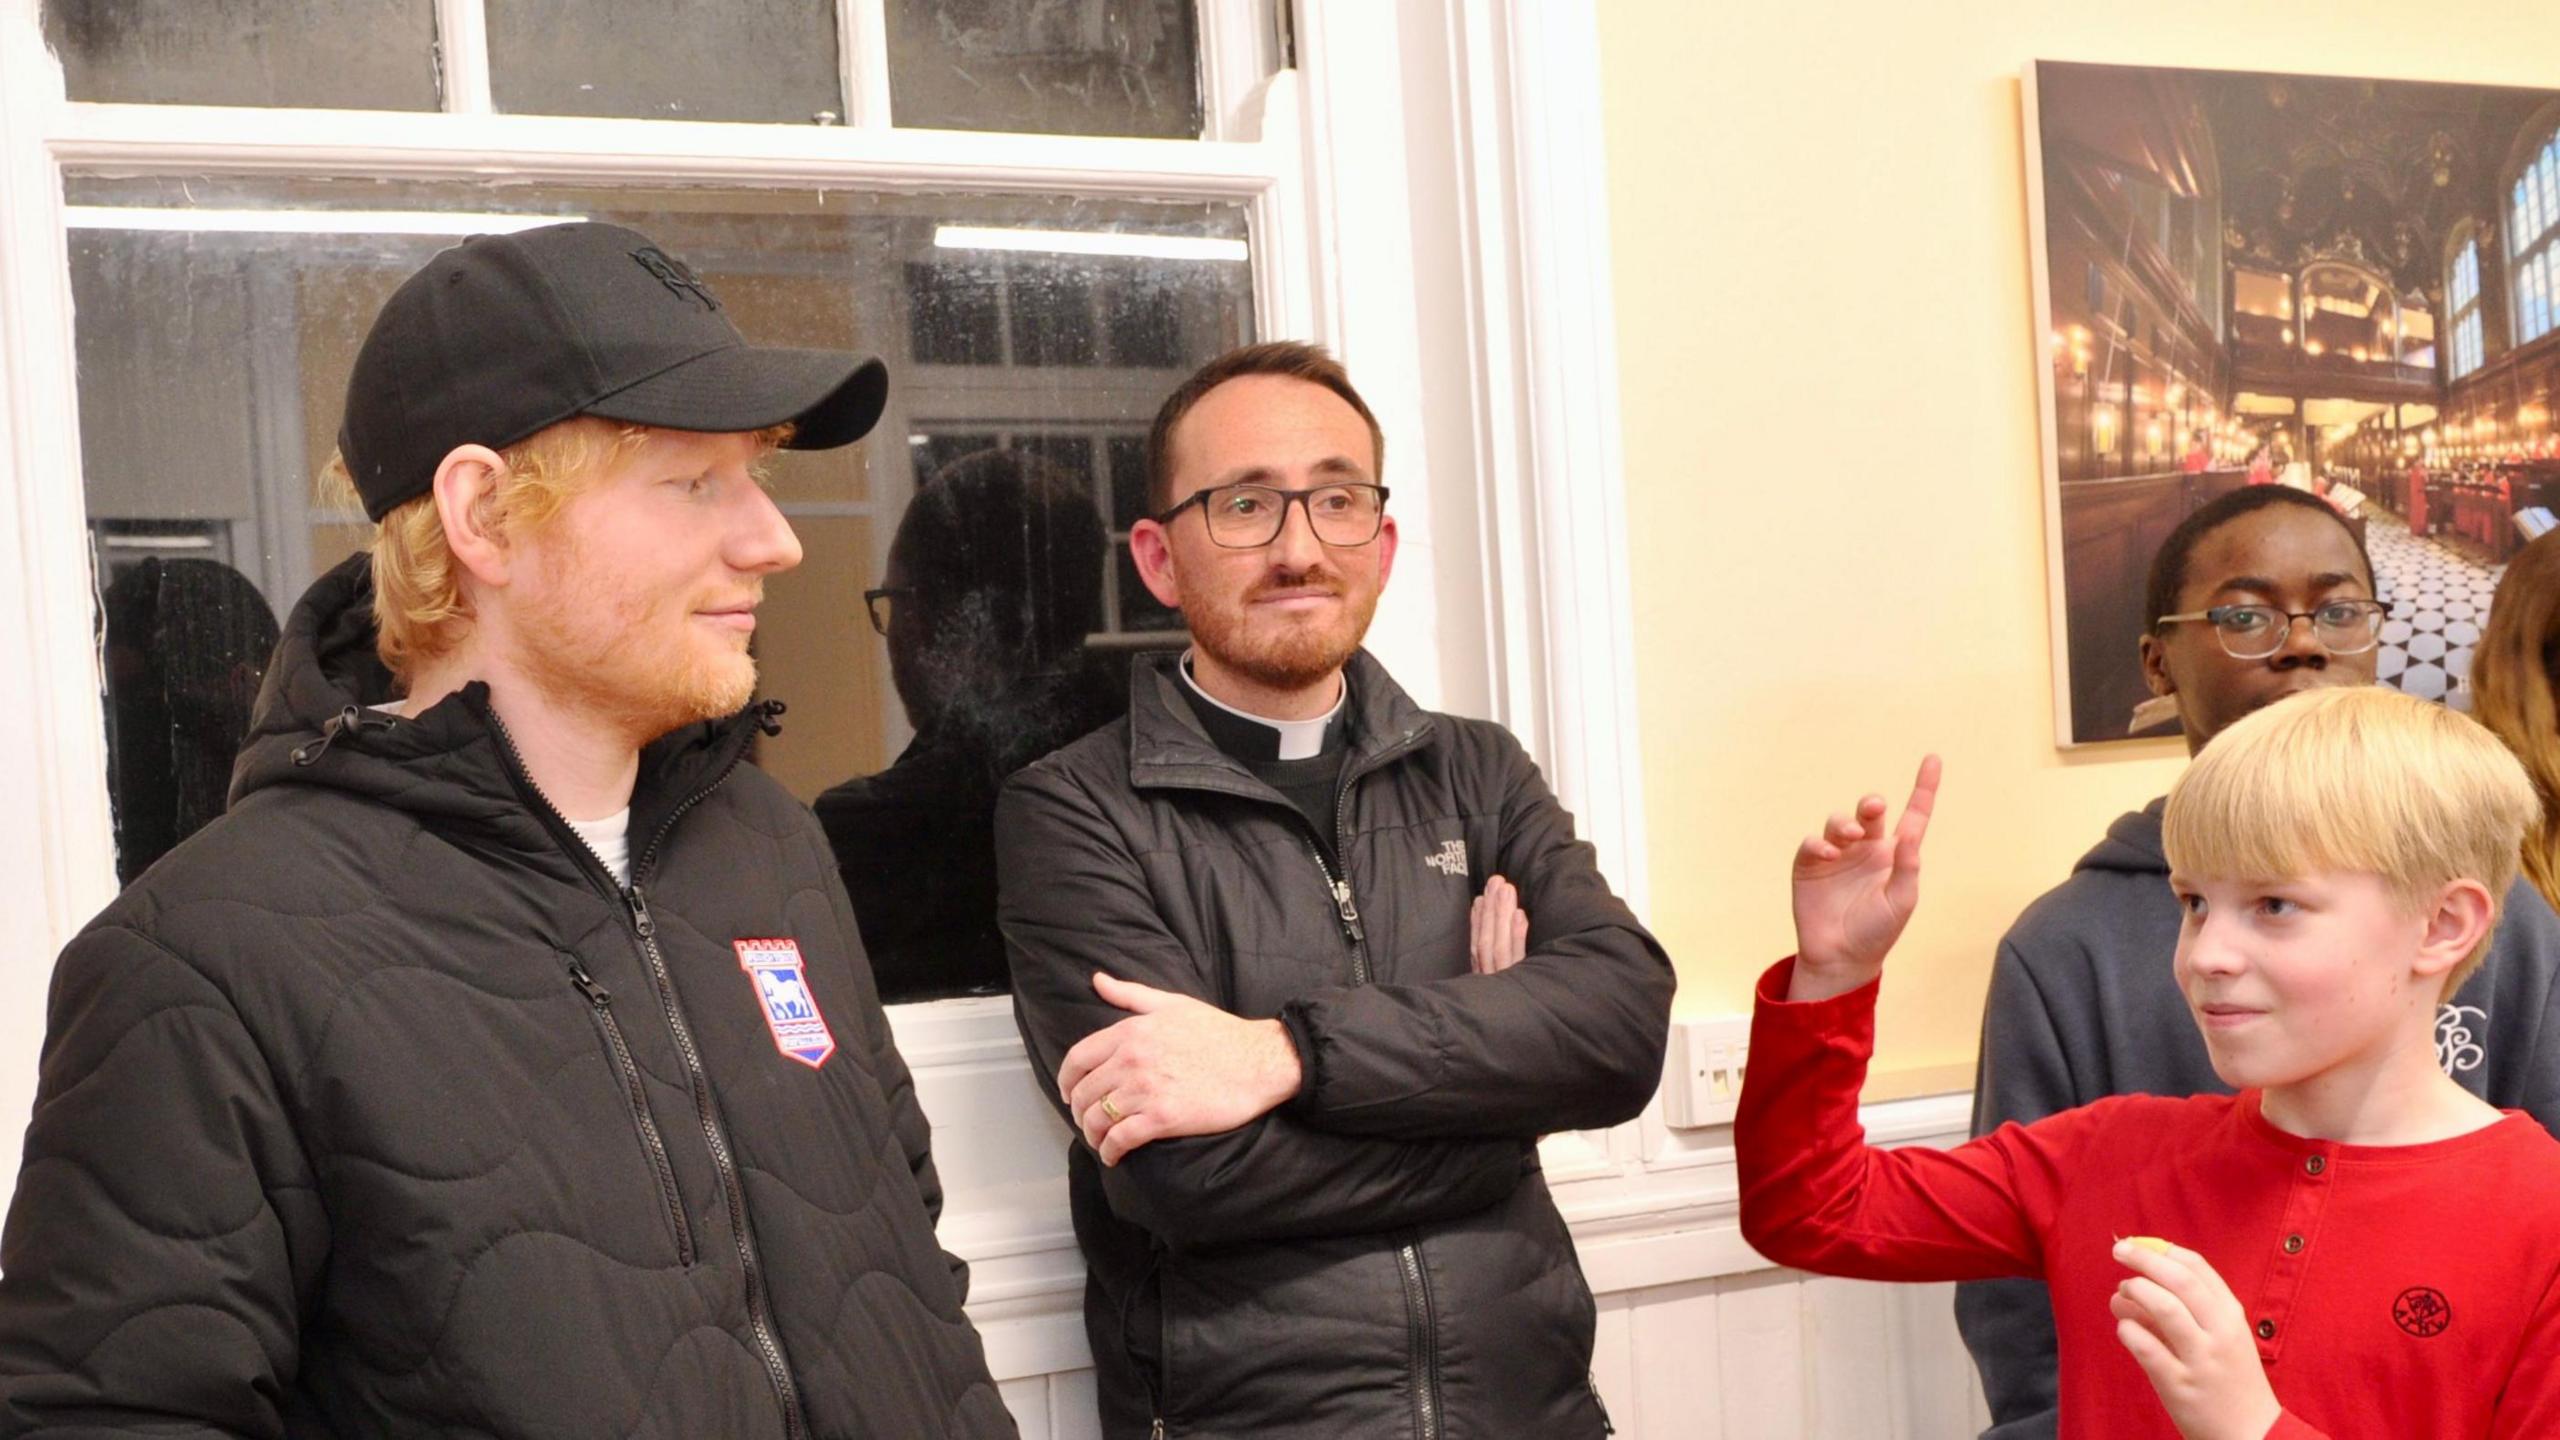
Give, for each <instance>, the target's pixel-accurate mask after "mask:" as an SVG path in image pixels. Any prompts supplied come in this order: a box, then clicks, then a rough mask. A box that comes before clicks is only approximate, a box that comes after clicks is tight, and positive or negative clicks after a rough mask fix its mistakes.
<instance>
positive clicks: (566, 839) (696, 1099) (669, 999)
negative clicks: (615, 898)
mask: <svg viewBox="0 0 2560 1440" xmlns="http://www.w3.org/2000/svg"><path fill="white" fill-rule="evenodd" d="M772 705H773V702H771V701H767V702H766V706H765V713H764V714H763V715H761V716H759V717H758V723H760V724H763V725H766V726H768V727H770V726H771V724H772V721H771V718H770V717H771V714H772V709H771V707H772ZM482 710H483V713H485V714H486V715H487V716H488V717H489V723H490V727H491V729H492V730H493V731H494V732H495V734H496V735H497V737H498V743H499V745H500V746H501V747H502V748H503V749H504V750H505V752H506V756H507V760H508V769H509V771H510V773H511V775H512V777H513V778H515V779H517V780H518V781H520V782H521V783H522V785H523V787H524V791H525V795H526V797H527V799H528V801H529V802H530V803H531V804H532V806H533V807H534V810H535V813H536V814H538V815H540V816H542V817H543V818H544V819H545V820H546V821H547V823H548V824H549V826H550V828H551V831H552V836H553V838H554V839H558V840H560V841H561V842H562V843H563V844H565V845H570V846H573V847H574V848H572V849H571V850H570V853H571V854H572V855H583V856H584V857H585V858H586V860H587V861H588V865H589V868H590V870H591V871H592V872H593V874H594V875H595V876H598V877H601V878H602V879H603V880H604V881H605V883H606V888H607V889H616V888H617V887H614V886H613V885H612V883H611V882H612V877H611V876H609V875H606V874H605V873H604V867H603V865H602V864H600V863H597V862H596V860H595V852H593V851H591V850H589V849H587V848H586V843H585V842H584V841H582V840H579V839H578V838H577V832H576V831H575V830H572V829H571V828H570V827H569V821H568V818H567V817H566V816H563V815H562V814H561V813H560V808H559V807H558V806H556V805H553V804H552V803H551V797H549V796H547V795H545V794H543V793H542V788H541V787H540V786H538V785H535V784H534V783H533V777H532V776H531V775H529V774H527V773H526V772H525V768H524V756H523V753H522V752H520V751H518V750H517V749H516V742H515V736H514V735H513V734H512V733H511V732H509V731H508V729H507V722H506V720H505V718H504V717H503V716H501V715H499V714H498V708H497V707H496V706H495V705H487V706H483V707H482ZM745 758H746V751H745V749H744V748H743V747H741V748H740V749H739V750H738V751H737V753H735V754H733V755H731V756H730V757H729V761H728V763H727V764H725V765H723V766H721V767H720V773H719V774H717V775H714V776H712V777H711V779H710V780H709V781H708V782H706V783H705V784H703V785H702V787H701V788H699V789H697V790H695V791H694V792H693V793H692V794H690V795H688V796H686V797H685V798H684V802H683V803H682V804H679V805H678V806H676V808H675V809H673V810H671V811H669V812H668V813H667V818H666V819H665V820H664V821H662V822H660V824H659V826H658V833H657V834H656V835H654V836H652V837H651V838H650V841H649V848H648V849H647V850H645V851H643V852H642V853H641V856H640V859H639V861H638V862H637V863H635V864H634V865H633V866H632V867H631V884H630V885H629V887H627V888H620V889H619V894H620V896H621V899H622V901H623V904H624V906H625V907H626V908H627V909H628V910H629V911H630V913H631V929H632V933H633V934H634V935H635V936H637V937H638V939H639V943H640V953H641V957H642V958H643V959H645V960H647V961H648V962H649V979H650V983H651V984H652V985H653V986H654V987H655V988H656V989H657V992H658V1004H659V1007H660V1009H661V1010H663V1011H664V1012H665V1015H666V1020H667V1029H668V1030H669V1031H670V1032H671V1033H672V1034H673V1035H674V1036H675V1042H676V1053H678V1054H679V1055H681V1056H683V1057H684V1068H685V1079H686V1082H687V1083H688V1085H689V1086H690V1087H691V1089H692V1091H693V1109H694V1115H695V1117H696V1118H697V1119H699V1120H700V1121H701V1123H702V1138H703V1142H704V1144H705V1145H706V1146H707V1147H708V1148H709V1149H710V1151H711V1166H712V1169H713V1170H715V1171H716V1172H718V1174H719V1176H720V1186H721V1190H722V1192H723V1193H724V1194H725V1195H726V1196H727V1197H728V1201H729V1236H730V1238H731V1239H732V1240H733V1241H735V1242H736V1244H737V1250H738V1263H739V1269H740V1274H741V1276H742V1277H743V1279H744V1281H745V1283H746V1291H747V1330H748V1333H749V1334H750V1336H751V1337H752V1338H753V1339H754V1341H755V1349H756V1354H757V1355H758V1357H759V1358H761V1359H762V1360H763V1361H764V1368H765V1375H766V1377H767V1378H768V1379H770V1380H771V1381H772V1382H773V1392H774V1398H775V1399H776V1400H777V1401H779V1402H780V1404H781V1406H782V1433H783V1434H784V1436H785V1437H787V1440H800V1437H802V1436H805V1435H807V1434H808V1433H809V1422H808V1419H807V1418H806V1417H805V1416H803V1415H802V1414H801V1413H800V1387H799V1384H798V1383H797V1382H796V1381H795V1380H794V1379H793V1378H792V1374H791V1361H790V1359H789V1357H787V1356H785V1355H784V1354H783V1353H782V1341H781V1339H780V1337H779V1336H778V1335H777V1334H776V1333H775V1330H774V1324H773V1315H772V1312H771V1308H770V1302H769V1301H768V1299H767V1297H766V1295H765V1289H764V1267H763V1265H762V1263H761V1262H760V1261H759V1260H758V1258H757V1254H756V1241H755V1233H754V1231H753V1229H752V1228H750V1227H749V1225H748V1223H747V1195H746V1189H745V1187H744V1186H743V1185H742V1184H740V1183H739V1180H738V1164H737V1158H736V1156H734V1155H733V1154H732V1153H731V1152H730V1150H729V1137H728V1134H727V1132H726V1131H724V1130H723V1129H722V1128H721V1125H720V1116H719V1112H718V1110H717V1109H716V1108H715V1106H714V1105H713V1102H712V1098H711V1081H710V1078H709V1076H708V1075H706V1074H705V1073H704V1071H703V1068H702V1054H701V1052H700V1051H699V1050H698V1049H696V1048H695V1046H694V1043H693V1027H692V1026H690V1025H688V1024H686V1023H685V1018H684V1008H683V1006H681V1005H679V1004H678V1003H677V1001H676V992H675V982H674V980H673V979H672V978H671V977H670V976H669V974H668V973H667V959H666V955H665V954H664V953H663V952H662V951H660V950H659V948H658V925H657V921H656V920H655V919H653V918H652V917H651V916H650V914H649V898H648V895H647V894H646V893H645V892H644V891H643V890H642V889H641V883H640V882H641V881H642V880H643V879H644V878H645V877H646V876H648V875H649V874H650V872H651V868H652V867H653V866H655V865H656V863H657V859H658V850H659V848H660V847H661V846H663V845H664V844H665V843H666V839H667V832H669V831H671V830H673V829H674V828H675V825H676V822H677V821H678V820H681V819H683V818H684V816H685V815H686V813H687V812H689V811H691V810H692V809H693V807H694V806H696V805H699V804H701V803H702V801H703V800H704V799H705V798H706V797H708V796H709V795H710V794H711V792H712V791H714V790H717V789H719V788H720V785H721V783H722V782H723V781H726V780H727V779H728V778H729V776H730V775H731V774H732V773H733V772H735V771H736V770H737V768H738V765H739V762H740V761H742V760H744V759H745Z"/></svg>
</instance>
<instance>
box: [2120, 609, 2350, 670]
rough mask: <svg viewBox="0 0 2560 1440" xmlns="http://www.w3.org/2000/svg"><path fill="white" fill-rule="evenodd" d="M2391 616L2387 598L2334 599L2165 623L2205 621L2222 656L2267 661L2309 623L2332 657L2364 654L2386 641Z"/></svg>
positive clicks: (2171, 618) (2200, 614)
mask: <svg viewBox="0 0 2560 1440" xmlns="http://www.w3.org/2000/svg"><path fill="white" fill-rule="evenodd" d="M2390 613H2391V605H2390V602H2388V601H2385V600H2331V601H2328V602H2326V603H2324V604H2320V605H2315V606H2313V607H2312V608H2311V609H2308V610H2287V609H2284V608H2283V607H2281V606H2276V605H2216V606H2214V607H2213V608H2212V609H2210V610H2198V611H2196V612H2194V613H2192V614H2188V615H2163V616H2161V617H2160V622H2159V623H2161V624H2163V625H2175V624H2177V623H2179V622H2180V621H2186V620H2202V621H2204V622H2205V623H2206V624H2208V625H2211V626H2212V627H2213V635H2214V638H2215V639H2217V640H2219V641H2221V642H2222V653H2223V654H2225V655H2228V656H2230V657H2231V658H2232V659H2234V660H2264V659H2266V658H2267V657H2268V656H2270V655H2273V654H2274V653H2276V652H2277V651H2279V650H2282V649H2283V648H2284V646H2285V641H2287V640H2288V639H2290V638H2292V635H2293V622H2294V621H2296V620H2308V621H2310V622H2311V635H2312V638H2313V639H2315V640H2318V641H2319V642H2320V648H2322V649H2324V650H2326V651H2328V652H2329V653H2330V654H2332V655H2361V654H2363V653H2364V652H2366V651H2367V650H2370V649H2372V648H2373V647H2374V646H2376V645H2379V644H2381V643H2382V621H2383V617H2385V616H2387V615H2389V614H2390Z"/></svg>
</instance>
